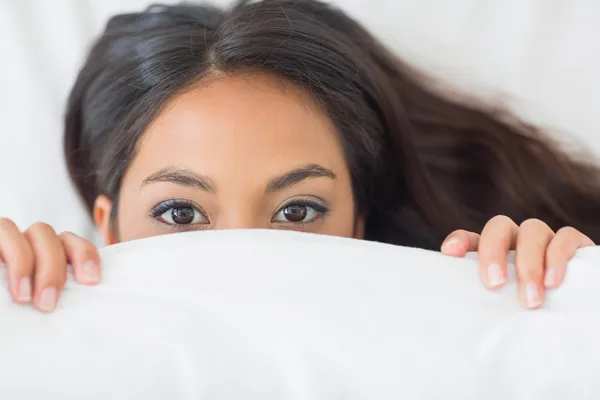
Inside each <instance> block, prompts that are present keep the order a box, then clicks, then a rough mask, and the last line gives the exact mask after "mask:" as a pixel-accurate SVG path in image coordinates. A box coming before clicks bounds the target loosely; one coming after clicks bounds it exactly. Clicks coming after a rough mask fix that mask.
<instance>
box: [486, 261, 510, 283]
mask: <svg viewBox="0 0 600 400" xmlns="http://www.w3.org/2000/svg"><path fill="white" fill-rule="evenodd" d="M487 278H488V285H490V286H491V287H496V286H500V285H502V284H503V283H504V282H505V281H506V278H505V277H504V274H503V273H502V267H500V265H499V264H490V265H488V267H487Z"/></svg>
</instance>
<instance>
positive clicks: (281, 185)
mask: <svg viewBox="0 0 600 400" xmlns="http://www.w3.org/2000/svg"><path fill="white" fill-rule="evenodd" d="M310 178H329V179H336V176H335V174H334V173H333V171H332V170H330V169H329V168H325V167H322V166H320V165H317V164H309V165H305V166H302V167H299V168H295V169H293V170H291V171H289V172H286V173H285V174H283V175H280V176H278V177H275V178H273V179H271V180H270V181H269V183H268V184H267V188H266V190H265V192H267V193H269V192H276V191H278V190H282V189H285V188H287V187H290V186H293V185H295V184H297V183H300V182H302V181H304V180H306V179H310Z"/></svg>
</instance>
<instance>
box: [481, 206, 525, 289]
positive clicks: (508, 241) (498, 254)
mask: <svg viewBox="0 0 600 400" xmlns="http://www.w3.org/2000/svg"><path fill="white" fill-rule="evenodd" d="M518 232H519V227H518V226H517V224H515V223H514V222H513V220H512V219H510V218H508V217H505V216H503V215H499V216H496V217H494V218H492V219H490V220H489V222H488V223H487V224H486V225H485V227H484V228H483V231H482V232H481V238H480V239H479V248H478V250H477V251H478V255H479V271H480V274H481V279H482V281H483V283H484V284H485V285H486V286H487V287H488V288H490V289H496V288H499V287H500V286H502V285H504V284H505V283H506V277H507V273H506V256H507V254H508V251H509V250H510V249H511V248H513V247H514V245H515V243H516V238H517V233H518Z"/></svg>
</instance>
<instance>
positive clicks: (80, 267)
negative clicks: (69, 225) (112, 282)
mask: <svg viewBox="0 0 600 400" xmlns="http://www.w3.org/2000/svg"><path fill="white" fill-rule="evenodd" d="M59 237H60V240H61V241H62V243H63V247H64V249H65V254H66V256H67V261H68V262H70V263H71V267H72V268H73V275H75V279H76V280H77V281H78V282H80V283H83V284H87V285H95V284H97V283H98V282H100V255H99V254H98V250H96V247H95V246H94V245H93V244H92V243H90V242H89V241H87V240H85V239H84V238H82V237H79V236H77V235H75V234H74V233H71V232H63V233H61V234H60V235H59Z"/></svg>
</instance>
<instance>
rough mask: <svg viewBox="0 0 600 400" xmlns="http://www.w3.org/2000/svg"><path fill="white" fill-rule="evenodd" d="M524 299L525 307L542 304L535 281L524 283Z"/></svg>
mask: <svg viewBox="0 0 600 400" xmlns="http://www.w3.org/2000/svg"><path fill="white" fill-rule="evenodd" d="M525 301H526V302H527V307H529V308H535V307H537V306H539V305H540V304H542V300H541V298H540V290H539V288H538V285H536V284H535V283H528V284H527V285H525Z"/></svg>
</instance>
